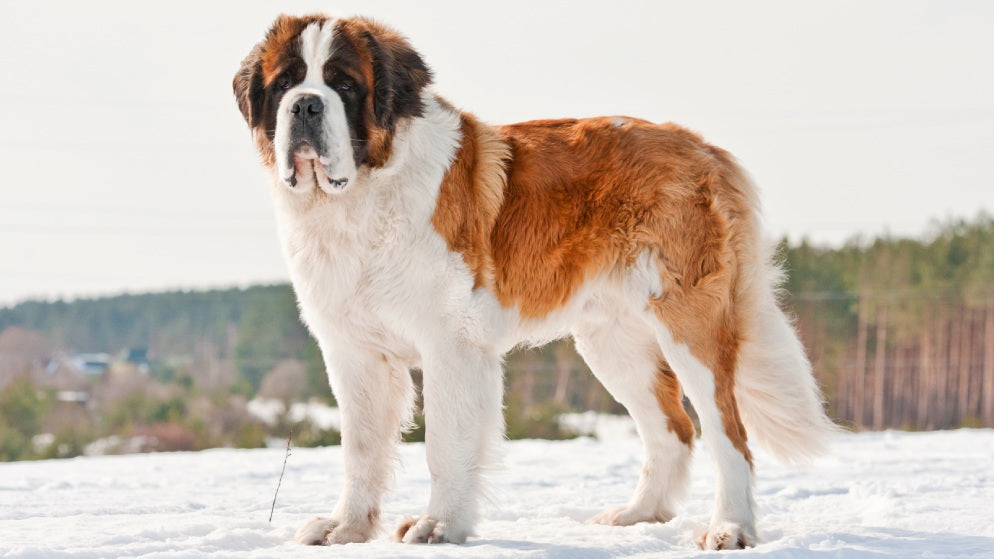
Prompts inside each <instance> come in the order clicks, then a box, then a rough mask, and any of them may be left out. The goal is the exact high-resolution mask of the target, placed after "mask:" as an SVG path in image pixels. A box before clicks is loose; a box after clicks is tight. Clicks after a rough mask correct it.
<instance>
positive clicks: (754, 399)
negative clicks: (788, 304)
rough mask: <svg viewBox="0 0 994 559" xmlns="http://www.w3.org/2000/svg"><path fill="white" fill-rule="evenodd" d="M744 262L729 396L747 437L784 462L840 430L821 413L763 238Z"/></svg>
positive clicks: (813, 450) (819, 449)
mask: <svg viewBox="0 0 994 559" xmlns="http://www.w3.org/2000/svg"><path fill="white" fill-rule="evenodd" d="M762 246H763V249H762V250H761V251H760V253H759V254H756V255H754V256H755V257H756V259H755V260H754V261H753V262H752V263H750V264H747V265H746V266H744V269H743V272H745V274H743V276H742V277H741V280H742V284H741V285H739V289H738V291H739V295H740V296H741V297H740V299H742V301H741V302H743V303H746V304H745V305H744V307H745V308H742V307H741V306H740V309H741V310H742V311H744V312H745V313H746V315H745V316H742V318H743V319H744V322H745V323H746V325H747V327H746V332H745V339H744V340H743V343H742V345H741V346H740V352H739V361H738V366H737V368H736V372H735V398H736V401H737V402H738V408H739V413H740V414H741V416H742V421H743V423H744V424H745V427H746V432H747V433H748V435H749V438H750V439H752V440H754V441H756V442H758V443H759V444H760V445H761V446H763V447H764V448H766V449H767V450H769V451H770V452H771V453H772V454H773V455H774V456H776V457H777V458H778V459H780V460H782V461H784V462H802V461H806V460H809V459H810V458H812V457H814V456H816V455H818V454H821V453H823V452H824V451H825V445H826V442H827V439H828V438H829V437H830V436H831V435H833V434H835V433H837V432H839V431H840V429H839V427H838V426H836V425H835V424H833V423H832V421H831V420H830V419H829V418H828V417H827V416H826V415H825V410H824V405H823V401H822V396H821V391H820V390H819V388H818V384H817V382H816V381H815V378H814V376H813V373H812V370H811V363H810V362H809V361H808V358H807V356H806V355H805V352H804V347H803V346H802V345H801V341H800V339H799V338H798V336H797V332H796V331H795V330H794V327H793V325H792V324H791V321H790V320H789V319H788V318H787V316H786V315H785V314H784V312H783V310H781V308H780V306H779V305H778V302H777V292H778V289H779V285H780V284H781V282H782V280H783V272H782V271H781V269H780V267H779V265H777V264H776V263H775V262H774V259H773V258H772V245H770V244H769V243H765V244H764V245H762Z"/></svg>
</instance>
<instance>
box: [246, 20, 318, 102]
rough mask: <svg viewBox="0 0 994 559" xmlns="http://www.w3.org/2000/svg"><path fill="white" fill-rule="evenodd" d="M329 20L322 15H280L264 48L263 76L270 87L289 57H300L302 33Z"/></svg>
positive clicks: (262, 59)
mask: <svg viewBox="0 0 994 559" xmlns="http://www.w3.org/2000/svg"><path fill="white" fill-rule="evenodd" d="M327 19H328V18H327V17H326V16H322V15H309V16H303V17H295V16H288V15H280V16H279V17H278V18H276V21H275V22H274V23H273V27H272V28H271V29H270V30H269V33H268V34H267V35H266V39H265V41H264V42H263V48H262V55H261V61H262V76H263V82H264V83H265V85H266V86H267V87H268V86H269V85H271V84H272V83H273V80H275V79H276V78H277V77H278V76H279V75H280V74H281V73H282V72H283V70H284V67H285V65H286V63H287V62H288V60H287V59H288V55H296V56H297V57H300V33H301V32H302V31H303V30H304V28H306V27H307V26H308V25H310V24H312V23H314V22H319V23H324V22H325V21H326V20H327Z"/></svg>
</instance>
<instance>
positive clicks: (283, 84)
mask: <svg viewBox="0 0 994 559" xmlns="http://www.w3.org/2000/svg"><path fill="white" fill-rule="evenodd" d="M277 84H278V85H279V87H280V89H282V90H284V91H286V90H287V89H290V78H287V77H282V78H280V79H279V82H277Z"/></svg>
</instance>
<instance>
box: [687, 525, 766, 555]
mask: <svg viewBox="0 0 994 559" xmlns="http://www.w3.org/2000/svg"><path fill="white" fill-rule="evenodd" d="M697 545H699V546H700V547H701V549H709V550H710V549H745V548H747V547H753V546H754V545H756V535H755V531H751V530H747V529H746V528H743V527H742V526H740V525H738V524H735V523H733V522H722V523H719V524H718V525H713V526H711V527H710V528H708V531H707V532H704V535H703V536H701V538H700V539H699V540H697Z"/></svg>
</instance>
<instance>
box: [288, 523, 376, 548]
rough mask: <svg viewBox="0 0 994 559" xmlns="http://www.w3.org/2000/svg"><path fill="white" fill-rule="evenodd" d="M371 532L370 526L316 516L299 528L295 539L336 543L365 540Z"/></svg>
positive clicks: (307, 543)
mask: <svg viewBox="0 0 994 559" xmlns="http://www.w3.org/2000/svg"><path fill="white" fill-rule="evenodd" d="M371 534H372V528H371V527H370V526H354V525H349V524H344V523H340V522H339V521H337V520H335V519H333V518H322V517H320V516H315V517H314V518H312V519H310V520H309V521H308V522H307V524H304V525H303V526H301V527H300V530H297V534H296V535H295V536H294V539H295V540H297V543H302V544H304V545H336V544H343V543H359V542H364V541H366V540H368V539H369V537H370V535H371Z"/></svg>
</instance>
